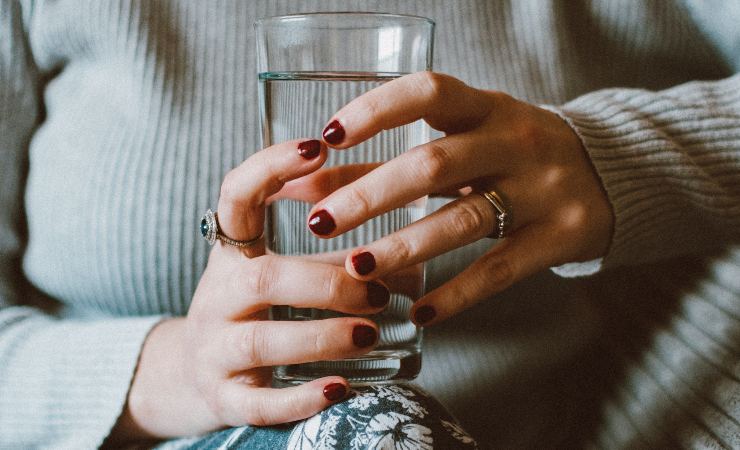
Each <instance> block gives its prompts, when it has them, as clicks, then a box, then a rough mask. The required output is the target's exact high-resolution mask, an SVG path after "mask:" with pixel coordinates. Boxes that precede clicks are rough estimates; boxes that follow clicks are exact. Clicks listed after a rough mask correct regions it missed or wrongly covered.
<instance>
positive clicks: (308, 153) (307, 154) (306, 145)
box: [298, 139, 321, 159]
mask: <svg viewBox="0 0 740 450" xmlns="http://www.w3.org/2000/svg"><path fill="white" fill-rule="evenodd" d="M319 153H321V141H318V140H316V139H311V140H310V141H303V142H301V143H300V144H298V154H299V155H301V156H303V157H304V158H306V159H314V158H315V157H317V156H319Z"/></svg>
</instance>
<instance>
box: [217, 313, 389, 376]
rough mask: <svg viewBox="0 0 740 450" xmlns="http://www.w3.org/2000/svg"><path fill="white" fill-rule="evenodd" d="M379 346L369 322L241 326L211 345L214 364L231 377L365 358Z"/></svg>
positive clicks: (352, 319) (337, 320)
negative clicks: (255, 370)
mask: <svg viewBox="0 0 740 450" xmlns="http://www.w3.org/2000/svg"><path fill="white" fill-rule="evenodd" d="M377 342H378V329H377V327H376V326H375V324H374V323H373V322H372V321H370V320H367V319H362V318H357V317H339V318H333V319H323V320H304V321H269V320H265V321H252V322H239V323H234V324H232V325H231V326H229V327H227V328H225V329H224V330H223V335H222V336H221V338H218V339H214V340H213V341H212V343H211V346H212V347H213V348H212V352H211V354H212V355H213V358H214V363H215V364H218V367H221V368H223V369H225V370H226V371H228V372H229V373H235V372H240V371H244V370H249V369H253V368H255V367H268V366H276V365H288V364H301V363H307V362H312V361H331V360H336V359H344V358H350V357H356V356H361V355H363V354H365V353H367V352H368V351H370V350H371V349H372V348H373V347H374V346H375V344H376V343H377Z"/></svg>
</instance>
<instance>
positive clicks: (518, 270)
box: [411, 224, 559, 326]
mask: <svg viewBox="0 0 740 450" xmlns="http://www.w3.org/2000/svg"><path fill="white" fill-rule="evenodd" d="M553 230H554V229H553V227H550V226H548V225H545V224H532V225H528V226H526V227H524V228H521V229H520V230H518V231H517V232H516V233H513V234H512V235H511V236H510V237H508V238H506V239H504V240H503V241H502V242H501V244H500V245H498V246H496V247H494V248H493V249H492V250H490V251H489V252H488V253H486V254H485V255H483V256H482V257H481V258H479V259H478V260H476V261H475V262H473V264H471V265H470V266H468V267H467V268H466V269H465V270H464V271H463V272H462V273H460V274H459V275H458V276H456V277H455V278H453V279H451V280H449V281H448V282H447V283H445V284H443V285H442V286H441V287H439V288H437V289H435V290H434V291H432V292H430V293H428V294H427V295H425V296H424V297H422V298H421V299H419V301H417V302H416V303H415V304H414V306H413V307H412V309H411V317H412V319H413V320H414V322H415V323H416V324H417V325H424V326H427V325H430V324H434V323H437V322H441V321H443V320H445V319H447V318H448V317H451V316H453V315H455V314H457V313H459V312H461V311H463V310H465V309H467V308H469V307H470V306H472V305H474V304H475V303H478V302H479V301H481V300H483V299H486V298H488V297H490V296H492V295H494V294H496V293H498V292H501V291H503V290H504V289H506V288H508V287H509V286H511V285H512V284H514V283H516V282H518V281H520V280H522V279H524V278H526V277H528V276H530V275H532V274H534V273H536V272H539V271H541V270H544V269H546V268H548V267H551V266H553V265H554V264H555V263H556V261H558V260H559V247H558V239H559V235H558V233H556V232H554V231H553Z"/></svg>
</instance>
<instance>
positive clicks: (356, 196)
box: [344, 188, 372, 217]
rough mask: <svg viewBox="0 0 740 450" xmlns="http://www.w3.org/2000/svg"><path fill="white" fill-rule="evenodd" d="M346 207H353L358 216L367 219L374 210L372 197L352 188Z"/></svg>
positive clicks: (349, 191) (348, 193)
mask: <svg viewBox="0 0 740 450" xmlns="http://www.w3.org/2000/svg"><path fill="white" fill-rule="evenodd" d="M346 195H347V197H346V201H345V202H344V204H345V205H352V207H353V209H354V212H355V214H356V215H357V216H361V217H367V216H368V214H370V210H371V209H372V205H371V201H370V196H369V195H368V193H367V192H366V191H364V190H362V189H357V188H352V189H349V190H348V191H347V194H346Z"/></svg>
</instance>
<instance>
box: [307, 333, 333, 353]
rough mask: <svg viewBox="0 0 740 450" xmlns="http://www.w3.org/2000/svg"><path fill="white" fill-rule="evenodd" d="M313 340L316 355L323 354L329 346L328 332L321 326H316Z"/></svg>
mask: <svg viewBox="0 0 740 450" xmlns="http://www.w3.org/2000/svg"><path fill="white" fill-rule="evenodd" d="M312 334H313V336H312V338H313V342H312V348H311V349H312V351H313V352H314V353H313V354H314V355H323V354H324V353H325V352H326V350H327V348H329V345H328V340H327V339H326V333H325V331H324V330H323V329H321V328H320V327H316V328H315V329H314V330H313V333H312Z"/></svg>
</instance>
